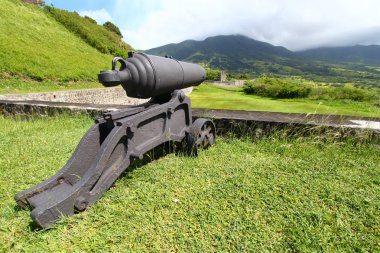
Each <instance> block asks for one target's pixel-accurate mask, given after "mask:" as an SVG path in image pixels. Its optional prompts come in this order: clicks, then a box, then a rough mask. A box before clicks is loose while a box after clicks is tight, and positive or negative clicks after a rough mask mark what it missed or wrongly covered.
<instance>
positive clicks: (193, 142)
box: [188, 118, 216, 156]
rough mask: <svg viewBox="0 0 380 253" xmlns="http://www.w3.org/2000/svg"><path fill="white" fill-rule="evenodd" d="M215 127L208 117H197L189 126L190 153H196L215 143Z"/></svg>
mask: <svg viewBox="0 0 380 253" xmlns="http://www.w3.org/2000/svg"><path fill="white" fill-rule="evenodd" d="M215 140H216V128H215V124H214V122H212V121H211V120H209V119H203V118H200V119H197V120H195V121H194V123H193V124H192V126H191V128H190V133H189V136H188V147H189V148H190V150H189V151H190V154H191V155H195V156H197V155H198V150H200V149H206V148H208V147H210V146H212V145H214V144H215Z"/></svg>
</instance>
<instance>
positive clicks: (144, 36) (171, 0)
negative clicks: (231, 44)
mask: <svg viewBox="0 0 380 253" xmlns="http://www.w3.org/2000/svg"><path fill="white" fill-rule="evenodd" d="M45 2H46V4H48V5H50V4H53V5H54V6H55V7H57V8H61V9H66V10H70V11H77V12H78V13H79V14H81V15H87V16H90V17H92V18H94V19H95V20H97V21H98V23H100V24H101V23H104V22H106V21H111V22H113V23H114V24H116V25H117V26H118V27H119V28H120V30H121V31H122V33H123V36H124V40H125V41H126V42H127V43H129V44H131V45H132V46H133V47H135V48H137V49H149V48H153V47H157V46H161V45H164V44H168V43H178V42H181V41H183V40H187V39H195V40H202V39H205V38H207V37H209V36H215V35H229V34H242V35H246V36H248V37H251V38H253V39H257V40H261V41H265V42H268V43H271V44H273V45H277V46H285V47H287V48H288V49H290V50H302V49H308V48H315V47H321V46H349V45H356V44H364V45H369V44H380V15H379V10H380V1H378V0H360V1H358V0H318V1H315V0H286V1H285V0H265V1H264V0H108V1H106V0H46V1H45Z"/></svg>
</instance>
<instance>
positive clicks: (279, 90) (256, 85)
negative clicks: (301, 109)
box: [243, 77, 311, 98]
mask: <svg viewBox="0 0 380 253" xmlns="http://www.w3.org/2000/svg"><path fill="white" fill-rule="evenodd" d="M243 91H244V92H245V93H246V94H253V95H258V96H263V97H270V98H302V97H307V96H308V95H309V94H310V92H311V88H310V87H307V86H303V85H300V84H295V83H291V82H290V81H288V80H286V79H281V78H270V77H261V78H258V79H256V80H254V81H246V82H245V83H244V86H243Z"/></svg>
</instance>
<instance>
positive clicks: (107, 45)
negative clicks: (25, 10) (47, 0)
mask: <svg viewBox="0 0 380 253" xmlns="http://www.w3.org/2000/svg"><path fill="white" fill-rule="evenodd" d="M45 11H46V12H47V13H49V14H50V15H51V16H52V17H53V18H54V19H55V20H57V21H58V22H59V23H61V24H62V25H64V26H65V27H66V28H67V29H68V30H69V31H71V32H73V33H74V34H76V35H77V36H79V37H80V38H81V39H82V40H84V41H85V42H86V43H87V44H89V45H90V46H92V47H94V48H96V49H97V50H98V51H99V52H101V53H105V54H112V55H114V56H121V57H127V53H128V51H132V48H131V46H130V45H128V44H126V43H125V42H123V41H122V40H121V37H120V35H118V34H116V33H115V32H114V31H110V30H109V29H115V28H110V27H111V26H112V25H110V24H108V25H106V26H107V28H106V26H101V25H97V24H96V21H95V23H94V21H93V20H92V19H91V18H88V17H87V18H86V17H84V18H83V17H81V16H80V15H79V14H78V13H76V12H69V11H65V10H60V9H56V8H54V7H49V6H45ZM109 23H110V22H109ZM111 24H112V23H111ZM114 26H115V25H114ZM115 27H116V26H115ZM116 28H117V27H116ZM117 30H119V28H117ZM119 32H120V30H119ZM120 34H121V33H120Z"/></svg>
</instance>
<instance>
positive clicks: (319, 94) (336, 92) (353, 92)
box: [311, 86, 378, 101]
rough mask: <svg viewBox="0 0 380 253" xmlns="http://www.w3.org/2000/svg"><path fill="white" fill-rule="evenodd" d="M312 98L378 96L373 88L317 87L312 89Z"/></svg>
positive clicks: (368, 98) (370, 97)
mask: <svg viewBox="0 0 380 253" xmlns="http://www.w3.org/2000/svg"><path fill="white" fill-rule="evenodd" d="M311 97H312V98H313V99H326V100H344V99H347V100H353V101H369V100H373V99H375V98H377V97H378V95H377V94H376V91H375V90H366V89H361V88H356V87H350V86H346V87H317V88H315V89H314V90H313V92H312V94H311Z"/></svg>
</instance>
